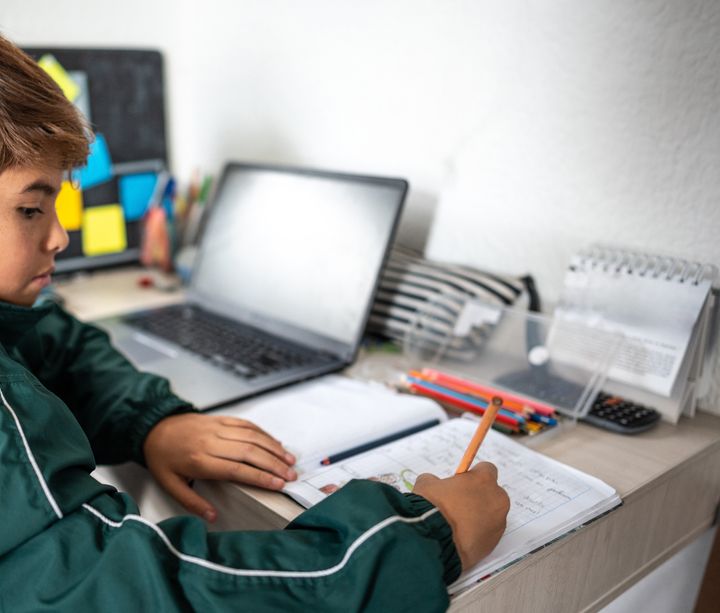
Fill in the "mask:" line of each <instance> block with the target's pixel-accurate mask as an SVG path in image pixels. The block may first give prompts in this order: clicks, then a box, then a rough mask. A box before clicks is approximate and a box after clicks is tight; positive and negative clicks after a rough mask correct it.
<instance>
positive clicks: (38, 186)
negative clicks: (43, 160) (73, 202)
mask: <svg viewBox="0 0 720 613" xmlns="http://www.w3.org/2000/svg"><path fill="white" fill-rule="evenodd" d="M36 191H39V192H43V193H44V194H45V195H46V196H52V195H54V194H55V192H57V188H55V187H54V186H53V185H51V184H50V183H48V182H47V181H43V180H42V179H38V180H37V181H33V182H32V183H30V184H29V185H27V186H26V187H25V189H23V190H22V192H20V193H21V194H27V193H29V192H36Z"/></svg>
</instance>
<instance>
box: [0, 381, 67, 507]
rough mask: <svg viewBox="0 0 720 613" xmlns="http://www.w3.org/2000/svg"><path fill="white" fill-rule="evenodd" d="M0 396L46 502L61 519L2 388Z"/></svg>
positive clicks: (56, 504)
mask: <svg viewBox="0 0 720 613" xmlns="http://www.w3.org/2000/svg"><path fill="white" fill-rule="evenodd" d="M0 398H2V402H3V404H4V405H5V408H7V410H8V411H10V415H12V418H13V419H14V420H15V425H16V426H17V429H18V432H19V433H20V438H21V439H22V442H23V445H24V446H25V453H27V455H28V458H29V459H30V464H31V466H32V467H33V470H34V471H35V476H36V477H37V480H38V481H39V482H40V487H41V488H42V490H43V492H44V493H45V498H47V500H48V502H49V503H50V506H51V507H52V510H53V511H55V515H57V516H58V519H62V518H63V513H62V511H61V510H60V507H59V506H58V503H57V502H56V501H55V498H54V497H53V495H52V492H51V491H50V488H49V487H48V484H47V482H46V481H45V478H44V477H43V476H42V473H41V472H40V467H39V466H38V464H37V462H36V461H35V456H34V455H33V453H32V450H31V449H30V445H29V444H28V441H27V438H26V437H25V432H24V431H23V428H22V425H21V424H20V420H19V419H18V416H17V415H16V414H15V411H13V408H12V407H11V406H10V405H9V404H8V401H7V400H6V399H5V394H3V392H2V389H0Z"/></svg>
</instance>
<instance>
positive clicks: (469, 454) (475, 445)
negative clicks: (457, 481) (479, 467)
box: [455, 396, 502, 475]
mask: <svg viewBox="0 0 720 613" xmlns="http://www.w3.org/2000/svg"><path fill="white" fill-rule="evenodd" d="M501 407H502V399H501V398H500V397H499V396H493V399H492V401H491V402H490V404H489V405H488V408H487V409H486V411H485V413H484V414H483V416H482V419H481V420H480V423H479V424H478V427H477V430H475V434H473V437H472V439H471V440H470V444H469V445H468V447H467V449H466V450H465V455H463V457H462V460H460V464H459V465H458V467H457V470H456V471H455V474H456V475H459V474H460V473H464V472H467V470H468V469H469V468H470V464H472V461H473V459H474V458H475V456H476V455H477V452H478V449H480V444H481V443H482V442H483V439H484V438H485V435H487V432H488V430H489V429H490V426H492V424H493V421H495V416H496V415H497V412H498V411H499V410H500V408H501Z"/></svg>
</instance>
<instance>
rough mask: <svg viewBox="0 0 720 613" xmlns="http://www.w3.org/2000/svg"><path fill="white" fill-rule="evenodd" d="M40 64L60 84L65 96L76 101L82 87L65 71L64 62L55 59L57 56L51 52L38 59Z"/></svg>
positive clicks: (71, 100)
mask: <svg viewBox="0 0 720 613" xmlns="http://www.w3.org/2000/svg"><path fill="white" fill-rule="evenodd" d="M38 65H39V66H40V68H42V69H43V70H44V71H45V72H47V73H48V74H49V75H50V77H52V80H53V81H55V83H57V84H58V85H59V86H60V89H61V90H62V91H63V94H65V97H66V98H67V99H68V100H70V102H75V98H77V97H78V96H79V95H80V88H79V87H78V85H77V83H75V81H73V80H72V78H71V77H70V75H69V74H68V73H67V72H65V69H64V68H63V67H62V64H61V63H60V62H58V61H57V60H56V59H55V56H54V55H50V54H49V53H47V54H45V55H43V56H42V57H41V58H40V60H39V61H38Z"/></svg>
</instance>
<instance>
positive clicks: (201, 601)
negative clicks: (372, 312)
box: [0, 303, 460, 613]
mask: <svg viewBox="0 0 720 613" xmlns="http://www.w3.org/2000/svg"><path fill="white" fill-rule="evenodd" d="M188 410H192V408H191V407H189V406H188V405H187V404H186V403H184V402H183V401H182V400H180V399H179V398H177V397H176V396H174V395H173V394H172V393H171V392H170V390H169V388H168V385H167V382H166V381H165V380H164V379H160V378H158V377H155V376H151V375H148V374H143V373H138V372H137V371H136V370H135V369H134V368H133V367H132V366H131V365H130V364H129V363H128V362H127V361H126V360H125V359H124V358H123V357H122V356H121V355H120V354H118V353H117V352H116V351H115V350H114V349H112V347H111V346H110V344H109V342H108V339H107V336H106V335H105V334H104V333H103V332H101V331H100V330H98V329H97V328H94V327H92V326H89V325H86V324H82V323H80V322H78V321H77V320H76V319H74V318H73V317H71V316H70V315H68V314H67V313H65V312H64V311H63V310H62V309H60V308H59V307H57V306H56V305H46V306H43V307H39V308H33V309H28V308H22V307H16V306H12V305H8V304H4V303H0V611H2V612H6V611H7V612H8V613H20V612H21V611H71V612H72V613H82V612H84V611H92V612H99V611H103V612H109V611H128V612H137V611H143V612H145V611H152V612H158V611H226V610H227V611H229V610H232V611H239V610H243V611H253V612H255V611H290V610H302V611H305V610H313V611H325V610H333V611H354V610H373V611H388V612H392V611H405V610H408V611H438V610H444V609H445V608H446V607H447V605H448V598H447V593H446V590H445V585H446V584H447V583H448V582H450V581H452V580H454V579H455V578H456V577H457V576H458V574H459V572H460V561H459V558H458V556H457V552H456V550H455V547H454V545H453V542H452V535H451V531H450V527H449V526H448V524H447V523H446V522H445V520H444V518H443V517H442V516H441V514H440V513H439V512H438V511H437V510H436V509H435V508H434V507H432V506H431V505H430V504H429V503H428V502H427V501H426V500H425V499H423V498H421V497H419V496H414V495H406V496H403V495H401V494H399V493H398V492H396V491H395V490H393V489H392V488H390V487H388V486H385V485H382V484H379V483H372V482H366V481H354V482H352V483H350V484H348V485H347V486H346V487H344V488H343V489H342V490H341V491H340V492H338V493H336V494H334V495H332V496H330V497H329V498H328V499H327V500H326V501H324V502H323V503H321V504H319V505H317V506H315V507H313V508H312V509H311V510H309V511H306V512H305V513H303V514H302V515H301V516H300V517H298V518H297V519H296V520H295V521H293V522H292V523H291V524H290V525H289V526H288V527H287V528H286V529H285V530H282V531H267V532H224V533H218V532H216V533H208V532H207V531H206V529H205V525H204V523H203V522H202V521H201V520H199V519H196V518H193V517H176V518H172V519H168V520H165V521H163V522H160V523H159V524H153V523H151V522H149V521H147V520H145V519H144V518H142V517H141V516H140V515H139V514H138V509H137V506H136V505H135V503H134V502H133V501H132V500H131V499H130V498H129V497H128V496H126V495H124V494H121V493H118V492H116V491H115V490H114V489H113V488H112V487H109V486H107V485H102V484H100V483H98V482H97V481H95V479H93V477H91V476H90V473H91V472H92V470H93V469H94V467H95V461H96V460H97V461H98V462H100V463H114V462H123V461H127V460H130V459H132V460H136V461H138V462H142V461H143V457H142V442H143V440H144V438H145V436H146V435H147V433H148V431H149V430H150V428H151V427H152V426H153V425H154V424H155V423H156V422H157V421H158V420H160V419H161V418H162V417H164V416H166V415H169V414H171V413H177V412H180V411H188Z"/></svg>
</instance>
